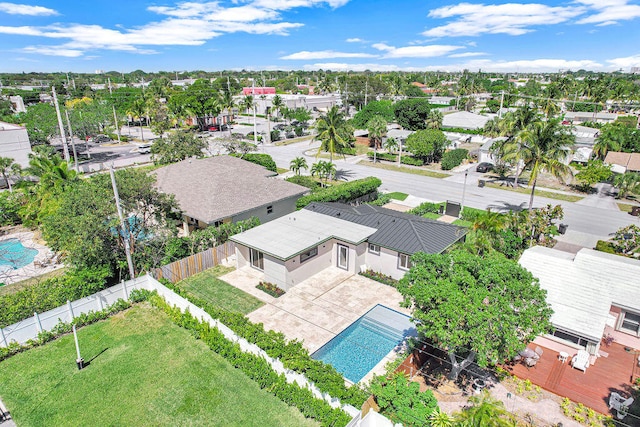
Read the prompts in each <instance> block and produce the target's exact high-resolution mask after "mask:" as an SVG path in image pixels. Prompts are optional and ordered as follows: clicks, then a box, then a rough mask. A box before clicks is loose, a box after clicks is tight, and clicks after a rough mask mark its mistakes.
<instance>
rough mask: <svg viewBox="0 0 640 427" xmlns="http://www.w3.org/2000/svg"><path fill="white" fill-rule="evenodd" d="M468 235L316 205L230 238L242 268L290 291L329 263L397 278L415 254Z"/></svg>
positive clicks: (394, 216) (379, 211) (406, 218)
mask: <svg viewBox="0 0 640 427" xmlns="http://www.w3.org/2000/svg"><path fill="white" fill-rule="evenodd" d="M465 235H466V229H465V228H463V227H458V226H455V225H451V224H446V223H440V222H437V221H434V220H430V219H426V218H422V217H419V216H416V215H411V214H406V213H401V212H396V211H393V210H390V209H385V208H381V207H376V206H370V205H361V206H358V207H352V206H348V205H344V204H340V203H312V204H310V205H308V206H307V207H306V208H305V209H303V210H300V211H297V212H293V213H291V214H288V215H285V216H283V217H281V218H278V219H276V220H275V221H272V222H270V223H268V224H263V225H261V226H259V227H256V228H252V229H251V230H247V231H245V232H243V233H239V234H236V235H234V236H232V237H231V238H230V240H231V241H233V242H235V244H236V262H237V267H238V269H241V268H245V267H247V268H253V269H255V270H257V273H258V274H259V275H262V278H263V280H265V281H267V282H270V283H273V284H276V285H277V286H278V287H280V288H281V289H284V290H285V291H288V290H289V289H291V288H292V287H293V286H295V285H296V284H297V283H300V282H301V281H303V280H306V279H308V278H309V277H311V276H313V275H314V274H317V273H319V272H321V271H322V270H324V269H326V268H329V267H338V268H341V269H344V270H346V271H349V272H352V273H357V272H359V271H363V270H373V271H377V272H380V273H383V274H385V275H388V276H391V277H393V278H395V279H399V278H401V277H402V276H403V275H404V273H405V272H406V271H407V270H408V269H409V268H410V267H411V261H410V257H411V255H413V254H414V253H416V252H419V251H422V252H427V253H440V252H442V251H444V250H446V249H447V248H448V247H450V246H451V245H453V244H454V243H455V242H457V241H461V240H463V239H464V237H465Z"/></svg>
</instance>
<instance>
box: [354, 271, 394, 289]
mask: <svg viewBox="0 0 640 427" xmlns="http://www.w3.org/2000/svg"><path fill="white" fill-rule="evenodd" d="M360 275H361V276H364V277H368V278H369V279H371V280H375V281H376V282H380V283H382V284H384V285H387V286H392V287H394V288H395V287H396V286H397V284H398V281H397V280H396V279H394V278H393V277H391V276H387V275H386V274H382V273H380V272H378V271H373V270H371V269H369V270H366V271H362V272H360Z"/></svg>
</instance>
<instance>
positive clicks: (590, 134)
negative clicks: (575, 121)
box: [571, 125, 600, 147]
mask: <svg viewBox="0 0 640 427" xmlns="http://www.w3.org/2000/svg"><path fill="white" fill-rule="evenodd" d="M571 133H572V134H574V135H575V136H576V145H586V146H590V147H593V145H594V144H595V143H596V138H597V137H598V135H599V134H600V130H599V129H594V128H590V127H586V126H579V125H575V126H571Z"/></svg>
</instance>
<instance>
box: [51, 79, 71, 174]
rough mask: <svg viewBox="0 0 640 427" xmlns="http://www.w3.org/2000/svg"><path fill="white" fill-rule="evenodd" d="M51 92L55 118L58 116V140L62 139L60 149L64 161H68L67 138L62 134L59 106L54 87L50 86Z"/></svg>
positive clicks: (62, 127)
mask: <svg viewBox="0 0 640 427" xmlns="http://www.w3.org/2000/svg"><path fill="white" fill-rule="evenodd" d="M51 92H52V93H53V105H54V106H55V107H56V116H58V128H59V129H60V138H61V139H62V149H63V151H62V152H63V154H64V161H65V162H68V161H69V147H67V136H66V135H65V133H64V126H63V124H62V116H61V115H60V106H59V105H58V97H57V96H56V87H55V86H51Z"/></svg>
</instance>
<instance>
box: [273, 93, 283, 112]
mask: <svg viewBox="0 0 640 427" xmlns="http://www.w3.org/2000/svg"><path fill="white" fill-rule="evenodd" d="M271 105H272V106H273V108H275V110H276V117H278V115H279V114H280V109H281V108H282V107H284V101H283V100H282V97H281V96H280V95H276V96H274V97H273V99H272V100H271Z"/></svg>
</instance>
